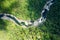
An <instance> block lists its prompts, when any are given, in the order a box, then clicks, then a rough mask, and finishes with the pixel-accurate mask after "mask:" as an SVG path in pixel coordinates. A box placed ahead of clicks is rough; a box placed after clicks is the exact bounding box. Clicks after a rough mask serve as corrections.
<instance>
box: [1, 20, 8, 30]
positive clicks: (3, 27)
mask: <svg viewBox="0 0 60 40" xmlns="http://www.w3.org/2000/svg"><path fill="white" fill-rule="evenodd" d="M6 26H7V24H6V22H4V21H3V20H2V19H0V30H6Z"/></svg>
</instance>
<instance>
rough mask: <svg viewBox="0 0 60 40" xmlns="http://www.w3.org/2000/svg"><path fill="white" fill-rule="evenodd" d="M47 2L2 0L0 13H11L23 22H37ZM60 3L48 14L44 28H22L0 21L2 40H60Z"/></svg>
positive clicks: (0, 0)
mask: <svg viewBox="0 0 60 40" xmlns="http://www.w3.org/2000/svg"><path fill="white" fill-rule="evenodd" d="M45 2H46V0H0V13H9V14H12V15H14V16H16V17H17V18H19V19H23V20H36V19H37V18H39V17H40V13H41V11H42V8H43V6H44V4H45ZM59 4H60V1H59V0H56V1H55V3H54V4H53V6H51V9H50V11H49V12H48V13H47V21H46V22H45V23H44V24H43V26H41V25H40V26H39V27H30V28H22V27H21V26H16V25H15V24H14V23H13V22H11V21H8V20H1V19H0V40H60V23H59V21H60V18H59V17H60V5H59Z"/></svg>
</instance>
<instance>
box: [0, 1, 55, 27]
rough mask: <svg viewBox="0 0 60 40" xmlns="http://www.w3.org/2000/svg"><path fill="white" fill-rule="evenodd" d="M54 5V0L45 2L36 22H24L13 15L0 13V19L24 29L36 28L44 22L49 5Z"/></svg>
mask: <svg viewBox="0 0 60 40" xmlns="http://www.w3.org/2000/svg"><path fill="white" fill-rule="evenodd" d="M53 3H54V0H49V1H47V2H46V4H45V5H44V7H43V10H42V12H41V17H40V18H39V19H37V20H36V21H29V20H28V21H25V20H19V19H18V18H16V17H15V16H13V15H10V14H6V13H0V19H6V20H10V21H13V22H14V23H15V24H16V25H21V26H25V27H29V26H38V25H40V24H42V23H43V22H45V21H46V13H47V12H48V11H49V10H50V7H51V5H52V4H53Z"/></svg>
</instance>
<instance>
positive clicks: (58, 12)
mask: <svg viewBox="0 0 60 40" xmlns="http://www.w3.org/2000/svg"><path fill="white" fill-rule="evenodd" d="M40 29H42V30H43V31H46V32H50V33H52V34H57V35H60V1H59V0H56V1H55V3H54V4H53V5H52V6H51V9H50V11H49V13H48V14H47V20H46V22H45V23H44V26H42V27H40Z"/></svg>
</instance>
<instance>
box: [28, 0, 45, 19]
mask: <svg viewBox="0 0 60 40" xmlns="http://www.w3.org/2000/svg"><path fill="white" fill-rule="evenodd" d="M45 2H46V1H45V0H28V4H29V5H28V7H27V9H28V10H29V11H30V18H31V20H33V19H34V20H36V19H38V18H39V17H40V15H41V14H40V13H41V11H42V9H43V6H44V4H45ZM32 11H34V13H32Z"/></svg>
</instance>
